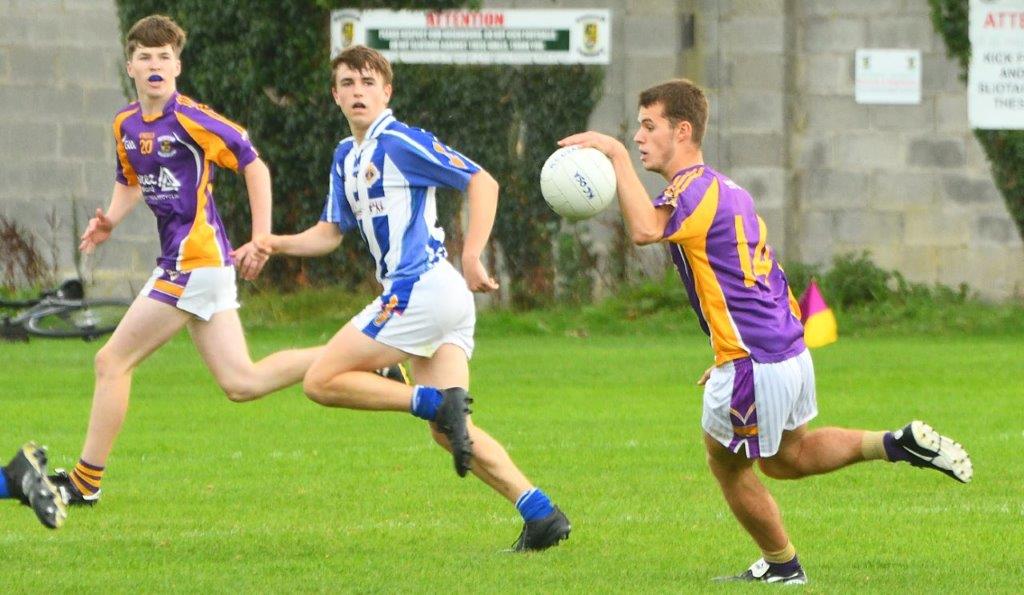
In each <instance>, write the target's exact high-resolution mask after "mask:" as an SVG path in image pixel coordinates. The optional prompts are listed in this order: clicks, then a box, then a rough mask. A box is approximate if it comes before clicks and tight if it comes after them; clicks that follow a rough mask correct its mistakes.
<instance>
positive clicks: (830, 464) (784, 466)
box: [760, 425, 864, 479]
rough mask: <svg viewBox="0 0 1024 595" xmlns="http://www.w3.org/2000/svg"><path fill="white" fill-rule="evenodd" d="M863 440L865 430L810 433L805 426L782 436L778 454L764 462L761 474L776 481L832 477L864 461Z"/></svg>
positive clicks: (827, 430) (835, 429)
mask: <svg viewBox="0 0 1024 595" xmlns="http://www.w3.org/2000/svg"><path fill="white" fill-rule="evenodd" d="M863 439H864V430H846V429H843V428H820V429H817V430H812V431H808V430H807V426H806V425H804V426H800V427H799V428H797V429H795V430H793V431H788V432H783V433H782V442H781V443H780V444H779V452H778V453H777V454H776V455H775V456H773V457H770V458H767V459H761V460H760V466H761V470H762V471H763V472H764V473H765V475H767V476H769V477H773V478H775V479H799V478H801V477H807V476H808V475H818V474H822V473H829V472H831V471H835V470H836V469H841V468H843V467H846V466H848V465H852V464H854V463H859V462H862V461H864V454H863V453H862V451H861V444H862V442H863Z"/></svg>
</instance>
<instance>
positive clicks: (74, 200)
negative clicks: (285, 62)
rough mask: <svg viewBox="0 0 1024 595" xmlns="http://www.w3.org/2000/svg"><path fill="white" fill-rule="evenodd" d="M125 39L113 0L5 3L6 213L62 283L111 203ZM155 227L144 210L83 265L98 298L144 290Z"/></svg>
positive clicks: (0, 111) (0, 26)
mask: <svg viewBox="0 0 1024 595" xmlns="http://www.w3.org/2000/svg"><path fill="white" fill-rule="evenodd" d="M119 38H120V33H119V31H118V24H117V15H116V12H115V8H114V0H65V1H59V0H0V214H2V215H3V216H4V217H6V218H8V219H9V220H13V221H15V222H16V223H17V224H18V225H19V226H21V227H23V228H26V229H30V230H32V232H33V233H34V234H35V237H36V243H37V246H38V247H39V248H40V249H41V251H42V252H43V255H44V256H45V257H46V258H48V259H51V260H55V265H54V268H55V269H56V272H55V276H56V277H57V278H62V277H65V276H72V275H74V274H75V264H74V255H75V254H76V252H77V246H78V241H77V235H78V234H79V233H80V232H81V229H83V228H84V225H85V224H86V223H87V222H88V218H89V215H90V214H91V213H92V212H93V211H94V210H95V209H96V207H100V206H103V207H105V206H106V205H107V203H108V202H109V201H110V191H111V188H112V187H113V182H114V169H113V167H114V154H115V153H114V139H113V136H112V134H111V129H110V124H111V121H112V118H113V115H114V112H116V111H117V109H118V108H120V107H121V106H122V105H124V104H125V103H126V100H125V97H124V93H123V91H122V87H121V82H120V78H119V75H118V73H119V71H120V69H121V68H122V64H123V59H122V58H121V44H120V41H119ZM76 210H77V211H78V217H77V219H78V222H77V224H76V221H75V219H76V217H75V214H74V211H76ZM76 228H77V229H76ZM155 229H156V226H155V224H154V222H153V218H152V215H151V214H150V213H149V212H148V209H146V208H145V207H140V208H138V209H136V212H135V213H133V214H132V215H131V217H129V219H128V220H126V221H125V222H124V223H123V224H122V225H121V226H120V227H119V228H118V229H117V232H116V234H115V235H114V239H112V240H111V241H110V242H108V245H106V246H104V247H103V248H102V249H101V250H100V251H98V252H97V253H96V255H95V256H94V257H92V258H89V259H87V260H86V261H85V262H83V263H82V268H83V273H84V274H85V275H86V277H87V278H88V279H90V280H94V281H95V282H96V283H97V284H98V285H99V293H115V292H116V293H121V294H127V292H128V291H130V289H131V288H130V287H129V285H131V286H133V287H134V289H136V290H137V289H138V288H139V287H141V283H142V281H144V280H145V278H146V277H147V276H148V272H149V271H151V270H152V268H153V266H154V262H155V257H156V253H157V249H158V246H157V242H156V233H155Z"/></svg>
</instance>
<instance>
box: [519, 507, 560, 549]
mask: <svg viewBox="0 0 1024 595" xmlns="http://www.w3.org/2000/svg"><path fill="white" fill-rule="evenodd" d="M571 530H572V525H571V524H569V519H568V518H567V517H566V516H565V514H564V513H563V512H562V511H561V510H559V509H558V507H557V506H556V507H555V510H554V511H552V512H551V514H549V515H548V516H546V517H544V518H542V519H537V520H535V521H526V522H525V523H523V531H522V532H521V533H520V534H519V538H518V539H516V541H515V543H513V544H512V551H514V552H535V551H540V550H546V549H548V548H549V547H554V546H556V545H558V543H559V542H560V541H562V540H563V539H569V531H571Z"/></svg>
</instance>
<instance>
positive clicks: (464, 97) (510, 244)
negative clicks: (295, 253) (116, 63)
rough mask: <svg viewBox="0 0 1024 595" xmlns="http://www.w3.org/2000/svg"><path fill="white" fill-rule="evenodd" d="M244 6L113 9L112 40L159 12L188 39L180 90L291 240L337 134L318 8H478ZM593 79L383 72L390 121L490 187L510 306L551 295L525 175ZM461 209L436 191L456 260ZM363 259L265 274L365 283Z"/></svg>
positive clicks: (423, 69)
mask: <svg viewBox="0 0 1024 595" xmlns="http://www.w3.org/2000/svg"><path fill="white" fill-rule="evenodd" d="M244 4H245V5H244V7H243V6H242V5H240V4H239V3H234V2H222V3H215V2H210V1H209V0H179V1H178V2H175V3H173V4H170V5H169V4H168V3H166V2H162V1H157V0H120V1H119V2H118V13H119V17H120V20H121V27H122V31H123V32H127V30H128V28H129V27H131V25H132V23H134V22H135V21H136V20H137V19H139V18H141V17H143V16H146V15H149V14H154V13H163V14H168V15H170V16H172V17H173V18H174V19H175V20H177V21H178V22H179V23H180V24H181V25H182V27H184V28H185V29H186V30H187V31H188V34H189V41H188V44H187V45H186V48H185V51H184V53H183V56H182V59H183V62H184V67H183V72H182V76H181V78H180V79H179V88H180V89H181V91H182V92H183V93H185V94H186V95H190V96H193V97H194V98H195V99H197V100H199V101H202V102H204V103H207V104H209V105H210V106H212V107H213V108H214V109H216V110H218V111H220V112H222V113H223V114H224V115H226V116H228V117H230V118H232V119H234V120H236V121H238V122H239V123H241V124H243V125H244V126H245V127H246V128H248V130H249V132H250V134H251V136H252V138H253V139H254V141H255V143H256V146H257V147H258V148H259V150H260V153H261V155H262V156H263V158H264V160H265V161H266V162H267V164H268V165H269V166H270V168H271V171H272V173H273V181H274V229H275V230H277V231H278V232H292V231H299V230H301V229H304V228H305V227H307V226H309V225H311V224H312V223H313V222H315V221H316V219H317V217H318V216H319V214H320V211H321V209H322V207H323V197H324V196H325V194H326V191H327V179H328V177H327V172H328V171H329V164H330V160H331V156H332V154H333V151H334V147H335V146H336V144H337V142H338V141H339V140H340V139H342V138H344V137H345V136H347V135H348V134H349V131H348V129H347V125H346V123H345V119H344V118H343V117H342V114H341V112H340V110H339V109H338V108H337V106H335V105H334V103H333V102H332V100H331V96H330V92H329V89H330V73H329V55H328V52H329V36H330V34H329V11H330V9H334V8H342V7H345V8H396V9H397V8H421V9H422V8H427V9H444V8H457V7H461V6H474V5H478V4H479V2H475V3H474V2H464V1H456V0H451V1H434V2H409V1H378V2H369V1H367V2H339V1H330V0H315V1H314V0H282V1H278V2H247V3H244ZM601 81H602V70H601V69H600V68H599V67H586V68H585V67H579V66H521V67H508V66H438V65H415V64H396V65H395V83H394V90H395V94H394V96H393V98H392V102H391V107H392V108H393V109H394V110H395V115H396V116H397V117H398V118H399V119H401V120H403V121H406V122H408V123H409V124H411V125H414V126H420V127H423V128H427V129H429V130H432V131H434V132H436V133H437V135H438V137H440V138H441V139H442V140H444V141H445V142H446V143H447V144H450V145H451V146H453V147H455V148H457V149H458V150H460V151H462V152H463V153H465V154H467V155H469V156H470V157H472V158H473V159H474V160H475V161H477V162H478V163H480V164H481V165H482V166H484V167H485V168H486V169H487V170H488V171H490V172H491V173H492V174H493V175H494V177H495V178H496V179H497V180H498V182H499V183H500V184H501V185H502V194H501V202H500V205H499V214H498V220H497V223H496V225H495V231H494V236H493V239H494V242H496V243H497V244H499V245H500V247H501V250H502V252H503V253H504V256H505V272H507V273H508V275H509V277H510V278H511V279H512V283H511V287H510V288H507V291H508V294H507V295H508V297H509V300H510V302H511V304H513V305H515V306H517V307H531V306H535V305H539V304H544V303H547V302H550V301H552V300H553V298H554V295H555V284H554V280H555V273H554V269H555V262H554V257H553V253H554V251H553V244H554V241H555V235H556V233H557V231H558V228H559V220H558V218H557V217H556V216H555V215H554V214H553V213H552V212H551V211H550V210H549V209H548V208H547V207H546V205H545V204H544V202H543V201H542V199H541V197H540V190H539V184H538V176H539V172H540V167H541V165H542V164H543V162H544V159H546V158H547V156H548V155H549V154H550V153H551V151H553V150H554V149H555V148H556V147H555V141H556V140H557V139H558V138H560V137H562V136H564V135H566V134H568V133H570V132H575V131H578V130H581V129H583V128H584V127H585V126H586V123H587V119H588V117H589V115H590V113H591V111H592V110H593V107H594V106H595V105H596V103H597V100H598V98H599V96H600V95H599V92H600V87H601ZM130 95H134V94H133V93H130ZM218 180H219V182H218V187H217V205H218V208H219V210H220V212H221V215H222V216H223V217H224V219H225V221H226V222H227V223H228V226H229V227H230V231H231V237H232V238H233V240H234V241H235V242H236V244H237V243H241V242H244V241H245V240H246V239H247V238H248V234H249V215H248V202H247V199H246V195H245V192H244V186H243V184H242V182H241V180H240V179H238V177H237V176H232V175H230V174H228V175H221V176H220V177H219V178H218ZM461 205H462V201H461V199H460V198H458V197H457V196H455V195H454V194H453V193H442V195H441V198H440V200H439V205H438V208H439V218H440V219H441V224H442V225H443V226H444V227H445V229H446V230H447V231H448V232H449V234H450V239H449V242H448V248H449V250H450V251H451V252H452V253H453V254H455V255H457V254H458V252H459V251H460V250H461V239H462V238H461V228H460V226H461V221H460V220H459V213H460V208H461ZM355 235H357V234H350V236H355ZM576 241H579V240H576ZM577 248H578V249H577V250H575V251H573V250H569V251H567V253H570V254H571V253H574V252H575V253H579V254H586V253H587V250H586V246H579V247H577ZM365 254H366V250H365V248H364V247H363V246H362V243H361V241H359V238H358V237H348V238H346V240H345V242H344V243H343V245H342V248H341V249H340V250H339V251H336V252H335V253H334V254H332V255H331V256H330V257H327V258H319V259H303V260H298V259H275V260H274V261H273V263H272V266H271V267H268V270H267V272H266V273H265V277H267V278H268V279H269V281H270V282H272V283H275V284H276V285H277V286H279V287H285V288H289V287H297V286H299V287H301V286H305V285H308V284H323V283H334V282H342V283H348V284H353V283H359V282H366V281H369V280H371V278H372V267H370V266H369V263H368V262H367V258H366V255H365ZM588 297H589V296H588Z"/></svg>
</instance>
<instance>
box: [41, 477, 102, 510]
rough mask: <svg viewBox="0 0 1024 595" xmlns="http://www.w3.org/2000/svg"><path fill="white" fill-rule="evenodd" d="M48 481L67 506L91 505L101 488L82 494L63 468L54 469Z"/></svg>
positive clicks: (99, 493)
mask: <svg viewBox="0 0 1024 595" xmlns="http://www.w3.org/2000/svg"><path fill="white" fill-rule="evenodd" d="M49 479H50V481H51V482H52V483H53V485H54V486H55V487H56V488H57V491H58V492H59V493H60V496H61V499H62V500H63V501H64V504H66V505H68V506H93V505H95V504H96V503H97V502H99V500H100V495H101V494H102V493H103V490H96V492H94V493H92V494H83V493H82V492H81V491H80V490H79V489H78V488H77V487H75V484H74V483H72V481H71V475H69V474H68V472H67V471H65V470H64V469H55V470H54V472H53V475H51V476H50V478H49Z"/></svg>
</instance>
